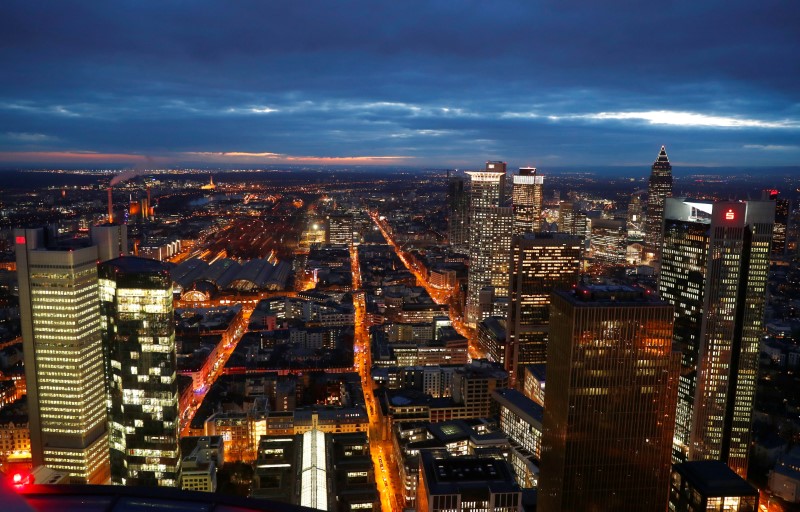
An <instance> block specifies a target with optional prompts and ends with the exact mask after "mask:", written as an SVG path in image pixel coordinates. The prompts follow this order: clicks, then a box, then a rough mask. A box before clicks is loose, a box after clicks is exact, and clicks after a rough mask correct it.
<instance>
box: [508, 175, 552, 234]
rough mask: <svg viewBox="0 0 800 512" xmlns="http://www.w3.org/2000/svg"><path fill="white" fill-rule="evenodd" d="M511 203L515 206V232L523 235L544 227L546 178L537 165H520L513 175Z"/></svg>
mask: <svg viewBox="0 0 800 512" xmlns="http://www.w3.org/2000/svg"><path fill="white" fill-rule="evenodd" d="M511 179H512V182H513V188H512V192H511V205H512V207H513V208H514V234H515V235H521V234H522V233H529V232H535V231H540V230H541V229H542V187H543V185H544V178H543V177H542V176H537V175H536V168H535V167H520V169H519V174H516V175H514V176H512V178H511Z"/></svg>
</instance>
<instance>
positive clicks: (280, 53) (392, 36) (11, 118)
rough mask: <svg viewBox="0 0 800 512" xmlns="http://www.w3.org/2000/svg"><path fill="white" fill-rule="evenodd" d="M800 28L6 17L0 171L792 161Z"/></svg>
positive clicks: (125, 14)
mask: <svg viewBox="0 0 800 512" xmlns="http://www.w3.org/2000/svg"><path fill="white" fill-rule="evenodd" d="M410 13H413V14H410ZM798 25H800V8H798V7H797V6H796V5H794V4H787V3H774V5H771V6H770V8H763V6H759V5H754V4H752V3H749V2H732V3H731V2H727V3H724V4H722V3H721V2H719V3H712V4H706V5H704V6H702V7H698V6H696V5H693V4H688V3H686V4H683V3H677V4H672V5H670V6H667V7H664V6H650V5H629V4H622V3H621V2H619V3H612V4H609V3H604V4H602V5H600V4H598V5H596V6H594V5H582V6H580V7H579V8H574V7H573V8H568V7H564V6H554V7H550V6H543V5H519V4H515V3H510V2H509V3H503V2H501V3H492V4H491V5H479V4H476V5H472V6H470V7H469V8H466V9H464V8H460V7H457V6H453V5H448V4H444V3H443V4H434V5H430V4H427V3H426V4H424V5H420V6H418V8H406V7H401V6H399V5H396V4H392V3H388V4H384V5H373V4H362V3H360V2H350V3H347V4H345V5H328V4H318V5H314V6H293V5H279V6H278V5H261V4H243V5H238V6H236V7H232V6H230V5H227V4H222V3H216V2H208V3H201V4H197V5H196V6H195V8H193V9H192V10H187V9H185V8H182V7H178V6H175V7H169V6H163V5H161V4H155V3H139V4H136V5H135V6H127V7H126V6H113V7H111V8H107V7H105V6H100V5H92V4H82V5H80V6H78V7H75V8H72V7H69V8H67V7H64V6H59V5H53V6H48V7H46V8H37V7H34V6H31V5H30V4H28V3H23V2H13V3H12V4H10V5H9V6H8V8H7V10H6V13H5V16H4V17H3V20H1V21H0V28H1V29H2V30H0V33H1V34H3V36H0V41H2V43H3V44H2V45H0V55H1V56H2V58H3V62H4V70H5V71H6V73H7V77H8V79H7V80H5V81H3V83H2V84H0V167H18V166H22V167H29V166H59V165H72V166H76V165H86V166H97V165H114V166H122V167H125V166H129V167H143V166H144V167H148V168H153V167H157V166H170V165H218V166H222V167H227V166H245V165H281V164H301V165H336V164H341V165H397V166H407V167H425V166H444V167H464V166H472V165H474V162H479V161H482V160H487V159H489V160H494V159H503V160H506V161H508V162H509V163H510V165H512V167H516V166H523V165H535V166H537V167H539V168H543V169H545V170H547V169H548V168H550V167H557V166H562V167H563V166H566V167H569V166H587V165H594V164H600V163H602V164H605V165H620V166H623V165H641V164H644V163H646V162H649V161H651V159H652V155H651V152H652V149H651V148H653V147H659V146H661V145H663V144H666V145H667V146H668V147H669V148H670V151H671V153H672V154H674V155H676V156H678V158H676V161H675V164H676V165H684V166H789V165H795V164H796V162H797V161H798V158H800V145H798V144H797V140H798V135H799V134H800V97H799V96H798V92H797V90H796V88H795V86H794V84H795V83H796V82H797V78H798V74H799V73H800V71H798V68H797V66H791V64H790V63H791V62H793V56H794V55H796V54H797V53H798V49H800V41H799V40H798V38H797V37H796V27H797V26H798ZM734 34H735V37H734V36H733V35H734Z"/></svg>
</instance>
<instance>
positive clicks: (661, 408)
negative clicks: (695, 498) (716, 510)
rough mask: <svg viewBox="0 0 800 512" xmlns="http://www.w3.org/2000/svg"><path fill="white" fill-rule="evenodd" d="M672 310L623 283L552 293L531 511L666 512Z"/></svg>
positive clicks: (674, 367) (675, 357)
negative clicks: (537, 466)
mask: <svg viewBox="0 0 800 512" xmlns="http://www.w3.org/2000/svg"><path fill="white" fill-rule="evenodd" d="M672 309H673V308H672V306H670V305H669V304H667V303H665V302H663V301H660V300H656V299H653V298H651V297H648V296H647V295H646V294H645V293H644V292H643V291H642V290H638V289H635V288H630V287H623V286H613V287H612V286H586V285H582V284H581V285H579V286H578V287H577V288H576V289H575V290H574V291H569V292H566V291H557V292H554V293H553V298H552V307H551V313H550V342H549V344H548V347H547V393H545V398H544V400H545V402H544V419H543V422H542V427H543V433H542V457H541V465H540V469H541V478H540V480H539V501H538V508H537V510H540V511H542V512H551V511H576V512H577V511H584V510H594V511H605V510H608V511H617V510H628V511H635V510H641V511H647V512H650V511H653V510H666V508H667V500H668V493H669V477H670V469H671V462H670V448H671V444H672V433H673V428H674V425H673V420H674V411H675V397H676V392H677V390H676V387H677V375H678V370H679V365H680V354H679V353H678V352H677V351H673V349H672V316H673V313H672Z"/></svg>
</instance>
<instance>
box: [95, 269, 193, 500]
mask: <svg viewBox="0 0 800 512" xmlns="http://www.w3.org/2000/svg"><path fill="white" fill-rule="evenodd" d="M168 268H169V267H167V266H166V265H165V264H164V263H161V262H158V261H155V260H148V259H145V258H137V257H134V256H128V257H123V258H117V259H114V260H111V261H108V262H106V263H104V264H102V265H101V266H100V269H99V274H100V302H101V309H102V314H103V343H104V345H105V350H106V358H107V369H106V372H107V375H108V395H109V400H108V403H109V409H108V418H109V440H110V445H111V482H112V483H114V484H117V485H146V486H167V487H174V486H176V485H177V482H178V478H179V473H180V460H181V459H180V450H179V445H178V434H179V417H178V384H177V380H176V370H177V366H176V353H175V320H174V318H173V310H172V280H171V278H170V275H169V270H168Z"/></svg>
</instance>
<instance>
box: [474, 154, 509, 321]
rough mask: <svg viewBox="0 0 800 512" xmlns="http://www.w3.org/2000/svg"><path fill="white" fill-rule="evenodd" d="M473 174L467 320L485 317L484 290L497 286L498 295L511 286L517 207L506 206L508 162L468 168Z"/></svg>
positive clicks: (501, 295)
mask: <svg viewBox="0 0 800 512" xmlns="http://www.w3.org/2000/svg"><path fill="white" fill-rule="evenodd" d="M467 174H469V175H470V178H471V190H470V221H469V224H470V230H469V238H470V243H469V275H468V278H467V315H466V317H467V318H466V320H467V324H469V325H470V326H472V327H475V326H476V325H477V323H478V322H479V321H480V320H481V318H482V316H483V315H482V313H481V308H480V292H481V290H482V289H483V288H485V287H487V286H493V287H494V288H495V294H496V295H497V296H498V297H505V296H506V293H507V289H508V253H509V250H510V249H511V229H512V219H513V211H512V209H511V208H509V207H503V206H502V204H503V203H504V200H505V180H506V164H505V163H504V162H487V163H486V170H484V171H476V172H468V173H467Z"/></svg>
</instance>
